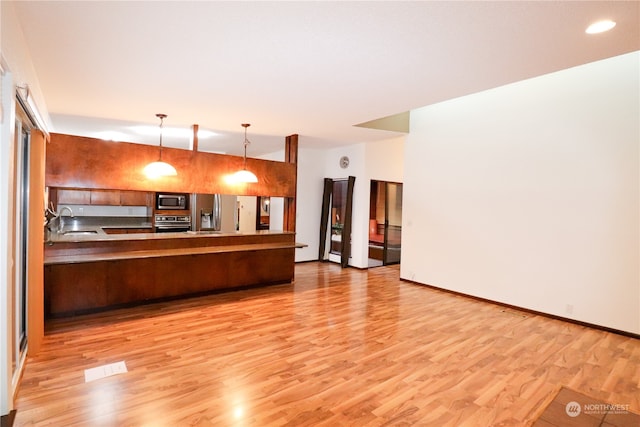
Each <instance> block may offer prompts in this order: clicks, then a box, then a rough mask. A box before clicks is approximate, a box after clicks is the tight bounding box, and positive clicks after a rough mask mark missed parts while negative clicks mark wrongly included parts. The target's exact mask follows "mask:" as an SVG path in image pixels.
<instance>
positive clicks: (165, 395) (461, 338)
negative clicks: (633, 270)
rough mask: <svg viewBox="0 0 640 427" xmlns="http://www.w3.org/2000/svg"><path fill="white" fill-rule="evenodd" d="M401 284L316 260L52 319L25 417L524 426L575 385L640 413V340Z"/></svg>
mask: <svg viewBox="0 0 640 427" xmlns="http://www.w3.org/2000/svg"><path fill="white" fill-rule="evenodd" d="M398 277H399V268H398V266H392V267H379V268H375V269H370V270H368V271H363V270H356V269H345V270H342V269H341V268H340V267H339V266H338V265H336V264H328V263H304V264H298V265H297V266H296V279H295V283H294V284H292V285H278V286H271V287H265V288H259V289H251V290H244V291H236V292H228V293H224V294H218V295H211V296H207V297H201V298H194V299H188V300H181V301H173V302H167V303H161V304H154V305H148V306H144V307H136V308H132V309H123V310H117V311H112V312H109V313H104V314H95V315H88V316H82V317H76V318H74V319H68V320H55V321H50V322H48V324H47V335H46V336H45V340H44V343H43V346H42V351H41V352H40V353H39V354H38V355H37V356H36V357H33V358H30V359H29V360H28V362H27V366H26V370H25V373H24V377H23V382H22V385H21V388H20V390H19V393H18V397H17V410H18V413H17V416H16V420H15V425H17V426H31V425H54V426H92V427H93V426H244V425H254V426H266V425H277V426H283V425H284V426H315V425H325V426H380V425H393V426H403V425H423V426H489V425H500V426H522V425H528V424H530V423H531V422H532V421H533V420H534V419H535V418H536V417H537V416H538V415H539V414H540V413H541V412H542V410H543V409H544V407H545V406H546V404H548V403H549V402H550V401H551V400H552V399H553V397H554V396H555V394H556V393H557V391H558V390H559V388H560V387H561V386H563V385H564V386H566V387H569V388H571V389H573V390H576V391H579V392H581V393H583V394H586V395H589V396H592V397H594V398H598V399H601V400H604V401H607V402H611V403H617V404H624V405H629V408H630V410H631V411H633V412H640V389H639V387H640V341H638V340H636V339H633V338H628V337H624V336H620V335H616V334H612V333H607V332H603V331H599V330H594V329H590V328H587V327H583V326H579V325H574V324H570V323H566V322H562V321H559V320H554V319H550V318H546V317H541V316H536V315H532V314H529V313H524V312H519V311H515V310H511V309H505V308H504V307H501V306H497V305H493V304H488V303H484V302H481V301H477V300H474V299H469V298H465V297H462V296H458V295H452V294H449V293H446V292H441V291H437V290H433V289H430V288H427V287H424V286H420V285H416V284H411V283H406V282H402V281H400V280H399V279H398ZM119 361H124V362H125V363H126V366H127V368H128V372H127V373H123V374H119V375H114V376H110V377H107V378H103V379H100V380H96V381H93V382H89V383H85V382H84V370H85V369H88V368H93V367H96V366H101V365H104V364H108V363H114V362H119Z"/></svg>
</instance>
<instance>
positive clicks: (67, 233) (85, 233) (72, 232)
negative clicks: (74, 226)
mask: <svg viewBox="0 0 640 427" xmlns="http://www.w3.org/2000/svg"><path fill="white" fill-rule="evenodd" d="M62 234H63V235H65V236H89V235H92V234H98V232H97V231H96V230H69V231H63V232H62Z"/></svg>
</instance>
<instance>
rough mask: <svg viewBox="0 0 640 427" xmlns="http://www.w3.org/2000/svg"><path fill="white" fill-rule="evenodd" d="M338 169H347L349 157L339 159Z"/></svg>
mask: <svg viewBox="0 0 640 427" xmlns="http://www.w3.org/2000/svg"><path fill="white" fill-rule="evenodd" d="M340 167H341V168H342V169H346V168H347V167H349V157H347V156H342V157H340Z"/></svg>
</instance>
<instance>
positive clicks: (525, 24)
mask: <svg viewBox="0 0 640 427" xmlns="http://www.w3.org/2000/svg"><path fill="white" fill-rule="evenodd" d="M3 1H6V0H3ZM639 5H640V3H639V2H637V1H629V2H615V1H604V2H592V1H586V2H577V1H564V2H563V1H549V2H547V1H544V2H543V1H533V2H528V1H515V2H503V1H498V2H482V1H460V2H452V1H447V2H437V1H415V2H400V1H386V2H384V1H383V2H360V1H358V2H348V1H340V2H327V1H319V2H302V1H301V2H262V1H260V2H244V1H233V2H214V1H175V2H166V1H165V2H152V1H142V2H134V1H102V2H98V1H45V2H38V1H22V2H16V3H15V4H14V6H15V9H16V12H17V13H18V16H19V17H20V22H21V24H22V27H23V32H24V35H25V39H26V43H27V44H28V46H29V50H30V54H31V57H32V61H33V63H34V66H35V69H36V71H37V74H38V77H39V83H40V86H41V89H42V92H43V94H44V97H45V100H46V103H47V108H48V110H49V112H50V115H51V122H52V124H53V131H54V132H61V133H70V134H76V135H86V136H96V135H97V134H98V133H99V132H104V131H112V132H122V133H125V134H129V135H130V136H127V137H123V138H122V139H123V140H127V141H131V142H142V143H149V144H157V139H158V133H157V132H155V133H153V132H152V134H151V136H147V137H143V136H140V135H138V134H132V132H131V129H130V127H132V126H139V125H150V126H152V130H153V127H157V126H158V124H159V121H158V119H156V117H155V114H156V113H166V114H167V115H168V117H167V119H166V120H165V129H166V130H167V131H169V130H170V128H172V127H183V128H185V129H188V128H189V127H190V125H192V124H194V123H197V124H198V125H199V126H200V128H201V129H207V130H211V131H214V132H217V133H218V134H219V135H218V136H217V137H213V138H209V139H205V138H201V139H200V146H201V148H202V149H203V150H208V151H220V152H228V153H232V154H237V153H240V152H241V150H242V137H241V134H242V132H243V129H242V128H241V126H240V124H241V123H243V122H249V123H251V124H252V126H251V127H250V128H249V139H250V140H251V141H252V145H251V146H250V148H249V156H252V155H258V154H261V153H266V152H270V151H274V150H277V149H281V148H283V141H284V137H285V136H286V135H290V134H293V133H297V134H299V135H300V145H301V146H302V147H332V146H339V145H345V144H353V143H360V142H367V141H375V140H381V139H386V138H389V137H391V136H394V135H397V134H395V133H392V132H388V131H380V130H371V129H366V128H362V127H356V126H354V125H357V124H359V123H362V122H367V121H370V120H374V119H377V118H381V117H385V116H389V115H393V114H397V113H401V112H404V111H407V110H410V109H413V108H417V107H422V106H425V105H429V104H432V103H436V102H440V101H443V100H447V99H451V98H455V97H459V96H463V95H467V94H470V93H474V92H478V91H482V90H485V89H489V88H493V87H497V86H501V85H504V84H507V83H511V82H515V81H518V80H522V79H526V78H530V77H535V76H539V75H542V74H546V73H549V72H553V71H557V70H561V69H564V68H568V67H572V66H576V65H580V64H584V63H587V62H592V61H595V60H599V59H603V58H608V57H612V56H616V55H619V54H623V53H627V52H631V51H635V50H639V49H640V33H639V28H640V8H639ZM602 18H609V19H613V20H615V21H616V22H617V24H618V25H617V26H616V27H615V28H614V29H613V30H612V31H610V32H608V33H605V34H600V35H587V34H585V31H584V30H585V28H586V27H587V25H588V24H589V23H591V22H593V21H595V20H598V19H602ZM164 142H165V144H166V145H168V146H174V147H184V148H186V147H187V144H188V138H186V137H182V138H179V139H173V138H171V137H170V136H169V135H167V133H165V137H164Z"/></svg>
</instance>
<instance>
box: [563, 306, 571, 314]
mask: <svg viewBox="0 0 640 427" xmlns="http://www.w3.org/2000/svg"><path fill="white" fill-rule="evenodd" d="M564 311H565V312H566V313H567V314H573V304H567V306H566V307H565V309H564Z"/></svg>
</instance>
